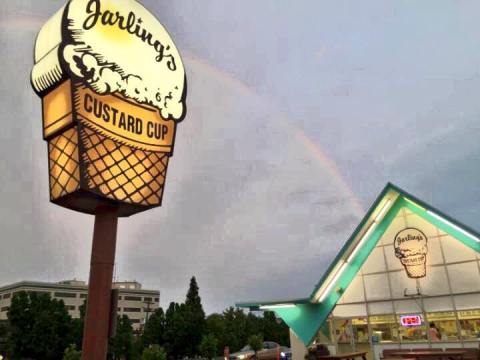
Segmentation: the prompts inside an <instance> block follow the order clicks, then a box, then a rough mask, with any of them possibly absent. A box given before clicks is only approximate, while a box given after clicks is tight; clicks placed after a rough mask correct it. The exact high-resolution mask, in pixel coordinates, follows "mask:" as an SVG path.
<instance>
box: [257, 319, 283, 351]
mask: <svg viewBox="0 0 480 360" xmlns="http://www.w3.org/2000/svg"><path fill="white" fill-rule="evenodd" d="M258 333H262V334H263V337H264V338H265V339H266V340H268V341H275V342H276V343H279V344H280V345H284V346H289V344H290V335H289V331H288V326H287V325H286V324H285V323H284V322H283V321H282V320H281V319H277V318H276V317H275V313H274V312H272V311H265V312H264V313H263V319H262V330H261V331H260V332H258Z"/></svg>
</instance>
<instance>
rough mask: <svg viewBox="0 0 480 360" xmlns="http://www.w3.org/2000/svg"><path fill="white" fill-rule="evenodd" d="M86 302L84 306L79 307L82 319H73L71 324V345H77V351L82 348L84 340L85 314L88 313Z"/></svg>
mask: <svg viewBox="0 0 480 360" xmlns="http://www.w3.org/2000/svg"><path fill="white" fill-rule="evenodd" d="M86 302H87V301H86V300H85V301H84V302H83V304H82V305H80V306H79V308H78V310H79V311H80V318H78V319H72V323H71V335H72V336H71V343H72V344H75V346H76V348H77V349H81V348H82V340H83V327H84V324H85V313H86V307H87V305H86Z"/></svg>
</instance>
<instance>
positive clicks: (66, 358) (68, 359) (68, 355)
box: [63, 344, 82, 360]
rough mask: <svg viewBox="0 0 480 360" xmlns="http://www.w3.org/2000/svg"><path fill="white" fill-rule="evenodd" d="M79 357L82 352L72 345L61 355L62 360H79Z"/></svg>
mask: <svg viewBox="0 0 480 360" xmlns="http://www.w3.org/2000/svg"><path fill="white" fill-rule="evenodd" d="M81 357H82V352H81V351H79V350H77V347H76V346H75V345H73V344H72V345H70V346H69V347H68V348H66V349H65V353H64V354H63V360H80V358H81Z"/></svg>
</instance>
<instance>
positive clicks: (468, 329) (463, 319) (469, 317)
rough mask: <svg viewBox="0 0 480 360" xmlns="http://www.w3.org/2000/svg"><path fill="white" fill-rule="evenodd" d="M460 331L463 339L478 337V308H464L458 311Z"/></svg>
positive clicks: (479, 315) (475, 338) (479, 312)
mask: <svg viewBox="0 0 480 360" xmlns="http://www.w3.org/2000/svg"><path fill="white" fill-rule="evenodd" d="M458 319H459V321H460V333H461V335H462V339H464V340H477V339H478V338H480V310H464V311H459V312H458Z"/></svg>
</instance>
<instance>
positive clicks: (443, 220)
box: [427, 210, 480, 242]
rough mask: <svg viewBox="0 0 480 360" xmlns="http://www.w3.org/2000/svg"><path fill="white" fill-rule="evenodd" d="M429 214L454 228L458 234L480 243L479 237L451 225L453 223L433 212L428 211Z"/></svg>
mask: <svg viewBox="0 0 480 360" xmlns="http://www.w3.org/2000/svg"><path fill="white" fill-rule="evenodd" d="M427 214H428V215H430V216H433V217H434V218H435V219H437V220H440V221H441V222H443V223H444V224H446V225H448V226H450V227H452V228H454V229H455V230H457V231H458V232H461V233H462V234H464V235H466V236H468V237H469V238H471V239H473V240H475V241H476V242H480V239H479V238H478V237H476V236H474V235H472V234H470V233H469V232H468V231H465V230H463V229H462V228H460V227H459V226H457V225H455V224H453V223H451V222H450V221H448V220H447V219H444V218H443V217H441V216H440V215H438V214H435V213H434V212H433V211H430V210H427Z"/></svg>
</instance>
